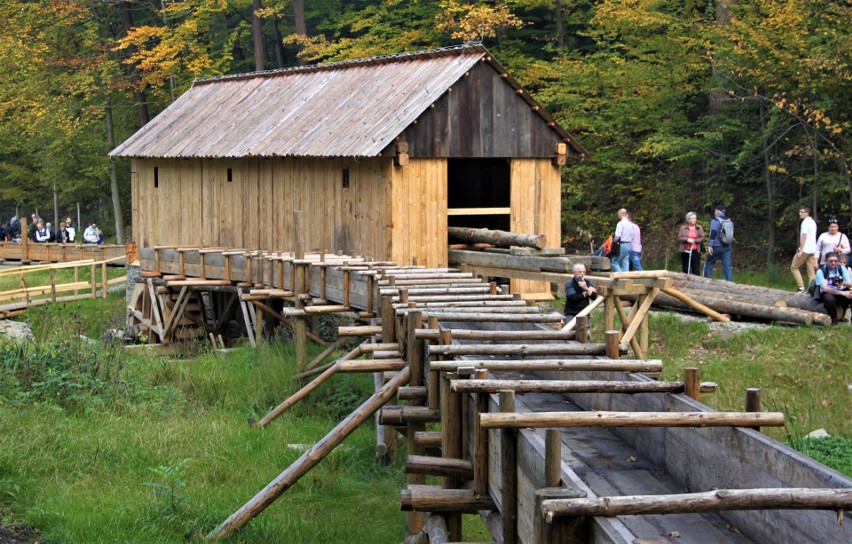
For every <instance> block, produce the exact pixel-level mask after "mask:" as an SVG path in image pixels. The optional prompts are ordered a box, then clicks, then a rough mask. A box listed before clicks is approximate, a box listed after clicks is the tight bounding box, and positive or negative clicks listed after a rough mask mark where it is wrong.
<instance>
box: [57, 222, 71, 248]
mask: <svg viewBox="0 0 852 544" xmlns="http://www.w3.org/2000/svg"><path fill="white" fill-rule="evenodd" d="M56 242H58V243H60V244H64V243H67V242H68V229H67V228H66V227H65V223H59V230H57V231H56Z"/></svg>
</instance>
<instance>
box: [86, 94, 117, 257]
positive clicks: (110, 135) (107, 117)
mask: <svg viewBox="0 0 852 544" xmlns="http://www.w3.org/2000/svg"><path fill="white" fill-rule="evenodd" d="M104 121H105V123H106V131H107V143H108V144H109V149H110V151H111V150H113V149H115V132H114V130H113V126H112V100H110V99H107V104H106V108H105V112H104ZM109 190H110V193H111V194H112V213H113V216H114V217H115V241H116V243H118V244H123V243H124V214H123V213H122V210H121V198H120V197H119V194H118V175H117V174H116V172H115V158H113V157H110V158H109ZM78 228H79V226H78Z"/></svg>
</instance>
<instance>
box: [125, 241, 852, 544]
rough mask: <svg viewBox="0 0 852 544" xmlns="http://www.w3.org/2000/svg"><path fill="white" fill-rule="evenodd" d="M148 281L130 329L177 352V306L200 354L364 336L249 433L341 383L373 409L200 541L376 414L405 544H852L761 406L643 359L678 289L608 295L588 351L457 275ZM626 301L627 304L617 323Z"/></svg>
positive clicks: (217, 268)
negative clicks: (284, 329) (403, 476)
mask: <svg viewBox="0 0 852 544" xmlns="http://www.w3.org/2000/svg"><path fill="white" fill-rule="evenodd" d="M141 262H142V267H143V270H144V272H143V278H141V279H140V280H139V281H140V283H139V286H138V287H137V290H136V291H137V293H136V294H137V296H136V297H135V303H134V304H132V305H131V307H130V308H129V309H128V312H129V314H130V315H131V317H132V319H133V320H135V321H136V322H137V323H140V324H142V325H143V326H147V327H149V328H150V329H151V330H152V331H153V332H154V334H152V336H154V337H157V338H160V339H162V340H163V341H174V340H176V339H177V336H174V331H175V330H177V329H176V328H175V326H174V325H173V324H174V323H178V322H179V321H180V320H182V319H185V317H186V316H185V315H183V312H184V310H181V307H182V306H183V307H185V306H184V304H185V303H184V302H183V301H185V300H190V297H191V296H195V295H193V293H194V294H197V293H201V292H206V293H208V294H207V295H205V296H203V297H198V298H197V299H195V300H197V301H198V302H199V303H200V304H201V305H204V304H208V305H210V306H211V308H210V309H209V310H210V311H201V312H199V313H198V314H197V315H196V316H194V317H193V319H192V320H190V323H194V326H197V327H198V328H200V329H202V330H201V333H200V335H204V334H205V333H208V332H211V331H209V327H210V326H213V327H216V326H219V325H221V324H222V322H224V321H226V320H231V321H235V320H236V321H239V322H241V323H242V324H243V326H244V327H245V328H246V330H247V332H248V334H249V338H250V340H251V341H252V342H257V341H259V339H260V337H261V333H262V327H263V323H264V319H263V315H264V314H267V315H269V316H273V317H272V319H278V320H284V321H289V322H291V323H292V324H293V328H294V330H295V331H296V343H297V351H300V350H301V351H302V352H303V348H300V347H299V345H300V344H301V345H304V343H305V342H307V337H308V335H309V333H310V330H309V329H310V326H309V322H310V319H311V317H312V316H315V315H321V314H338V315H346V316H349V317H351V318H357V319H360V320H362V321H363V323H364V324H361V325H355V326H347V327H341V328H340V333H341V335H346V336H362V337H363V338H364V339H365V341H364V342H363V343H362V344H360V345H359V346H358V347H357V348H355V349H354V350H352V351H351V352H350V353H348V354H346V355H345V356H343V357H341V358H339V359H337V360H335V361H333V362H332V363H329V364H327V365H324V366H323V365H322V362H323V360H322V357H320V358H318V359H317V360H315V361H312V362H311V363H307V361H305V360H304V355H301V360H300V363H299V364H300V366H301V368H302V369H303V370H305V371H306V372H305V373H304V374H303V375H304V376H306V377H307V376H309V375H310V376H315V377H314V379H313V381H311V382H309V383H308V384H307V385H306V386H305V388H304V389H302V390H301V391H299V392H297V393H296V394H294V395H293V396H291V397H290V398H289V399H283V398H282V399H281V400H282V402H281V404H280V405H279V406H278V407H276V408H275V409H273V410H271V411H270V413H269V414H267V416H266V417H264V418H263V419H262V420H261V421H260V422H259V423H258V425H259V426H265V425H274V424H277V422H276V421H275V418H276V417H278V416H279V415H280V414H281V413H283V412H284V411H286V410H287V409H288V408H289V407H291V406H293V405H294V404H296V403H297V402H299V401H301V400H302V399H304V398H305V397H306V396H307V394H308V393H309V392H310V391H313V390H315V389H317V388H318V387H321V386H322V384H323V383H325V382H326V381H327V380H329V379H332V378H333V376H334V375H335V374H336V373H340V372H369V373H372V374H374V376H375V377H376V392H375V394H374V395H373V396H372V397H370V398H369V399H367V400H365V402H364V404H363V405H362V406H361V407H360V408H359V409H357V410H356V411H355V412H353V413H352V414H351V415H350V416H348V417H347V418H346V419H344V420H343V421H342V422H341V423H340V424H339V425H338V426H337V427H335V428H334V429H332V430H331V431H330V432H329V433H328V435H327V436H326V437H325V438H324V439H322V440H320V441H319V442H318V443H317V444H316V445H314V446H313V447H312V448H310V449H309V450H308V451H306V452H305V453H304V454H303V455H302V456H301V457H300V458H299V459H298V460H297V461H296V462H294V463H293V464H292V465H291V466H290V467H286V468H285V469H284V470H283V472H282V473H281V474H280V475H278V476H277V477H275V478H274V479H272V481H271V482H270V483H269V485H267V486H266V487H265V488H264V489H262V490H260V491H259V492H258V493H257V494H256V496H255V497H253V498H250V499H248V500H247V502H246V503H245V504H244V505H243V506H242V507H240V508H239V509H237V510H236V511H235V512H234V514H232V515H231V516H230V517H229V518H228V519H227V520H225V521H224V522H222V524H221V525H220V526H219V527H217V528H216V529H215V530H214V531H212V532H211V533H210V535H209V537H210V538H224V537H226V536H228V535H230V534H232V533H233V532H234V531H236V530H238V529H239V528H241V527H243V526H245V524H247V523H248V522H249V521H250V520H251V519H252V518H254V517H255V516H257V515H259V514H260V513H261V512H262V511H263V510H264V509H265V508H267V507H269V506H270V505H271V504H272V503H273V502H274V501H275V500H276V499H277V498H278V497H279V496H280V495H281V494H282V493H284V492H286V490H287V489H289V488H290V487H292V486H293V485H294V484H295V483H296V482H297V481H298V480H299V478H301V477H302V476H303V475H304V474H306V473H307V472H308V471H310V470H311V469H312V468H313V467H315V466H316V465H317V464H319V463H320V462H321V461H322V459H323V458H324V457H325V456H326V455H328V454H329V453H330V452H331V451H333V449H334V448H335V447H336V446H337V445H339V444H340V443H342V442H343V441H344V440H345V438H346V437H347V436H348V435H349V434H350V433H351V432H352V431H353V430H354V429H356V428H357V427H358V426H359V425H362V424H364V423H367V422H369V420H370V419H372V418H374V417H375V416H376V415H378V417H377V424H376V428H377V455H381V456H384V457H386V458H392V457H393V455H395V454H396V453H397V452H403V451H404V452H405V455H406V464H405V466H406V472H407V474H408V486H407V487H406V489H404V490H402V491H401V495H400V506H401V508H402V509H403V510H404V511H406V512H407V527H406V528H407V531H408V533H409V534H415V533H418V532H421V531H423V532H425V533H426V534H427V535H428V537H429V539H430V542H452V541H458V540H459V539H460V538H461V527H462V523H463V519H464V516H465V515H471V514H473V515H476V514H478V515H480V516H481V517H482V519H483V520H485V523H486V525H487V527H488V528H489V530H490V532H491V534H492V536H493V539H494V541H495V542H505V543H509V542H523V543H533V542H542V543H555V542H560V543H561V542H624V543H657V542H696V543H707V542H722V543H725V542H731V543H742V542H820V543H823V544H824V543H829V542H850V541H852V529H850V525H849V524H848V523H847V524H845V525H838V520H840V519H842V511H843V510H848V509H849V508H850V507H852V480H850V479H849V478H847V477H845V476H843V475H841V474H839V473H838V472H836V471H833V470H831V469H829V468H827V467H825V466H823V465H821V464H819V463H817V462H815V461H813V460H811V459H810V458H808V457H806V456H804V455H801V454H799V453H797V452H795V451H793V450H791V449H790V448H787V447H786V446H784V445H782V444H780V443H778V442H776V441H775V440H773V439H771V438H769V437H767V436H765V435H763V434H762V433H761V432H760V431H759V428H760V427H766V426H779V425H783V424H784V416H783V414H780V413H767V412H762V411H760V407H759V397H758V396H757V395H756V394H755V393H756V392H754V391H752V392H751V393H750V395H749V396H748V398H749V402H748V404H747V405H746V409H744V411H742V412H716V411H714V410H712V409H710V408H708V407H707V406H704V405H703V404H701V403H700V397H701V395H702V394H708V393H711V392H712V391H713V390H714V389H715V386H714V385H713V384H709V383H702V382H701V381H700V377H699V375H698V371H697V370H695V369H690V370H688V371H687V372H686V375H685V377H684V380H683V381H678V382H660V381H658V380H656V379H655V378H656V376H657V374H658V373H659V372H660V370H661V369H662V364H663V362H662V361H659V360H650V359H648V358H647V353H648V346H647V344H648V331H647V307H648V306H649V305H650V302H648V297H651V298H652V297H653V294H654V293H655V292H657V291H659V290H661V289H671V287H670V285H669V284H668V283H667V282H666V280H665V279H660V278H653V277H647V276H648V275H637V276H636V277H634V278H630V277H629V276H619V277H613V278H611V279H608V280H607V281H604V283H606V285H603V286H602V291H603V292H604V293H605V294H606V296H605V297H604V301H603V302H602V304H603V305H604V308H605V311H604V314H605V321H606V323H607V326H608V328H610V329H611V330H609V331H608V332H606V334H605V336H604V338H599V339H598V338H594V339H590V333H589V330H590V328H589V321H588V317H585V316H583V317H580V318H579V319H577V320H576V321H575V322H573V323H572V324H569V325H570V326H569V327H566V328H567V329H569V330H564V329H563V328H562V327H561V326H560V324H559V321H560V316H558V315H556V316H554V315H552V314H545V313H542V312H541V310H539V309H538V308H537V307H535V306H530V305H528V303H527V302H525V301H523V300H521V299H520V297H519V296H516V295H512V294H510V293H506V292H504V291H503V290H501V289H499V288H498V287H497V285H496V284H494V283H487V282H485V281H483V279H482V278H479V277H476V276H474V275H472V274H470V273H467V272H461V271H458V270H453V269H448V268H436V269H424V268H422V267H413V266H398V265H396V264H395V263H389V262H368V261H365V260H364V259H360V258H355V257H348V256H339V255H318V254H317V255H310V254H307V255H305V254H300V255H298V256H297V255H295V254H285V253H260V252H252V251H238V250H226V249H199V248H160V249H144V250H142V251H141ZM605 280H606V279H605ZM627 294H632V295H636V296H637V300H636V301H635V302H634V303H633V305H632V307H630V308H628V309H626V310H625V309H624V308H623V306H622V304H620V303H619V298H618V297H620V296H622V295H623V296H626V295H627ZM643 309H644V310H643ZM157 312H159V315H157ZM211 314H212V315H213V317H212V319H211V317H210V315H211ZM224 314H227V315H224ZM619 322H620V330H619V329H618V327H619V325H618V324H617V323H619ZM212 332H215V331H212ZM631 335H632V336H631ZM429 477H432V479H431V480H427V478H429ZM436 478H437V479H436ZM427 481H431V482H432V483H431V485H429V484H427ZM239 499H240V498H237V497H235V500H239ZM663 514H667V515H663Z"/></svg>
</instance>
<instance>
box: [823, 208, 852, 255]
mask: <svg viewBox="0 0 852 544" xmlns="http://www.w3.org/2000/svg"><path fill="white" fill-rule="evenodd" d="M832 251H833V252H835V253H837V256H838V257H843V256H844V255H849V238H847V236H846V235H845V234H843V233H842V232H840V225H839V224H838V221H837V219H834V218H831V219H829V220H828V231H826V232H823V233H822V234H820V235H819V238H817V242H816V254H817V255H818V256H819V264H825V256H826V255H827V254H828V253H831V252H832Z"/></svg>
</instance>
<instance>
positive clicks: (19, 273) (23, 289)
mask: <svg viewBox="0 0 852 544" xmlns="http://www.w3.org/2000/svg"><path fill="white" fill-rule="evenodd" d="M124 259H125V256H124V255H121V256H118V257H113V258H111V259H104V260H99V261H95V260H93V259H85V260H80V261H75V262H69V263H57V264H48V265H36V266H19V267H15V268H6V269H3V270H0V284H3V283H7V282H8V278H10V277H11V278H17V286H16V287H15V288H13V289H7V290H3V291H0V319H5V318H9V317H14V316H16V315H19V314H21V313H23V312H24V311H25V310H26V309H27V308H30V307H32V306H41V305H43V304H53V303H57V302H67V301H71V300H80V299H84V298H96V297H98V296H101V297H104V298H106V296H107V293H109V288H110V286H112V285H117V284H120V283H124V282H126V281H127V276H126V275H125V276H121V277H118V278H112V279H109V278H108V274H107V265H108V264H110V263H115V262H117V261H119V260H124ZM69 268H70V269H73V274H74V275H73V279H71V280H70V281H64V282H63V281H58V279H57V271H59V270H65V269H69ZM84 269H88V271H89V277H88V279H87V280H86V281H82V280H81V273H80V271H81V270H84ZM44 272H48V273H49V278H47V279H46V280H45V278H38V279H33V278H32V276H33V275H35V274H39V275H43V273H44ZM68 292H73V294H71V295H62V296H60V294H61V293H68Z"/></svg>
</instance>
